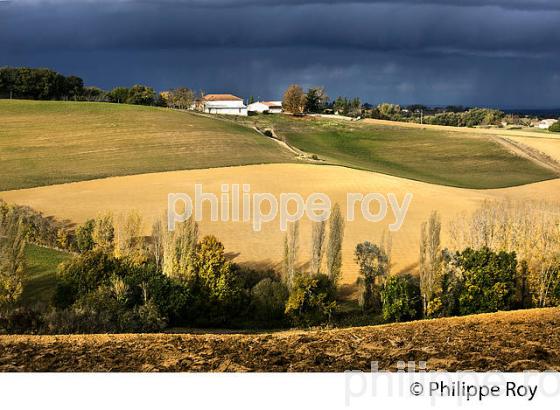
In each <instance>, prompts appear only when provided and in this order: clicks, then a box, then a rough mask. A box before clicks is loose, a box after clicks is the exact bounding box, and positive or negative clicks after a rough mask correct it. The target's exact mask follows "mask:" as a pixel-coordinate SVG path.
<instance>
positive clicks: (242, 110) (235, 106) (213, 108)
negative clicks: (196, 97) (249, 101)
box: [198, 94, 247, 116]
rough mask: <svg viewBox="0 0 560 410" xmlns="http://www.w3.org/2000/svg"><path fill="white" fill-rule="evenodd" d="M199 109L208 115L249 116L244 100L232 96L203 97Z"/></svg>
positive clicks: (212, 95) (211, 95) (213, 95)
mask: <svg viewBox="0 0 560 410" xmlns="http://www.w3.org/2000/svg"><path fill="white" fill-rule="evenodd" d="M198 108H199V109H200V110H201V111H203V112H205V113H207V114H223V115H242V116H246V115H247V106H246V105H245V104H244V103H243V100H242V99H241V98H239V97H236V96H235V95H232V94H208V95H205V96H204V97H202V99H201V100H200V102H199V104H198Z"/></svg>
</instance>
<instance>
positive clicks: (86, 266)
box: [54, 250, 127, 308]
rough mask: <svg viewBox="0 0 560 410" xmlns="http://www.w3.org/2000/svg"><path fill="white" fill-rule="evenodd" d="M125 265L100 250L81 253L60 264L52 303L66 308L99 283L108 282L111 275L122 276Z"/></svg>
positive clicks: (93, 289)
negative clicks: (58, 281)
mask: <svg viewBox="0 0 560 410" xmlns="http://www.w3.org/2000/svg"><path fill="white" fill-rule="evenodd" d="M126 268H127V267H126V266H125V265H123V264H122V263H121V262H120V261H119V260H117V259H115V258H113V257H112V256H110V255H107V254H106V253H104V252H102V251H98V250H96V251H90V252H86V253H84V254H81V255H79V256H77V257H75V258H74V259H72V260H71V261H69V262H67V263H65V264H63V265H62V267H61V269H60V271H59V276H60V279H61V281H60V283H59V285H58V286H57V289H56V291H55V295H54V305H55V306H56V307H59V308H66V307H68V306H70V305H72V304H73V303H74V302H75V301H76V300H77V299H79V298H80V297H83V296H85V295H87V294H88V293H89V292H93V291H95V290H96V289H97V288H98V287H99V286H100V285H102V284H108V281H109V279H110V278H111V277H112V276H115V275H116V276H121V277H122V276H124V275H125V273H126Z"/></svg>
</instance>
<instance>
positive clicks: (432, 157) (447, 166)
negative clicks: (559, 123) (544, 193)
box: [248, 116, 557, 189]
mask: <svg viewBox="0 0 560 410" xmlns="http://www.w3.org/2000/svg"><path fill="white" fill-rule="evenodd" d="M248 121H252V122H256V123H260V125H261V126H267V125H268V126H270V125H272V126H273V127H274V129H275V131H276V133H277V134H278V135H280V136H281V137H284V138H285V139H286V140H287V141H288V142H289V143H290V144H291V145H293V146H295V147H297V148H299V149H301V150H303V151H305V152H308V153H313V154H317V155H318V156H319V157H320V158H321V159H324V160H326V161H328V162H329V163H334V164H340V165H345V166H350V167H354V168H360V169H365V170H369V171H376V172H382V173H385V174H390V175H396V176H400V177H405V178H409V179H415V180H420V181H424V182H430V183H435V184H440V185H449V186H455V187H462V188H480V189H486V188H503V187H508V186H516V185H523V184H527V183H532V182H537V181H543V180H548V179H552V178H556V177H557V175H556V174H555V173H554V172H552V171H549V170H548V169H545V168H543V167H541V166H539V165H537V164H535V163H533V162H531V161H529V160H527V159H524V158H520V157H518V156H515V155H513V154H511V153H510V152H509V151H507V150H506V149H504V148H503V147H501V146H500V145H498V144H497V143H495V142H494V141H492V139H491V137H490V136H488V135H485V134H482V133H481V132H480V130H477V131H476V132H472V133H466V132H453V131H444V130H441V129H419V128H412V127H405V126H399V125H394V126H393V125H376V124H367V123H354V122H348V121H340V120H330V119H318V118H303V119H293V118H289V117H284V116H260V117H251V118H250V119H249V120H248Z"/></svg>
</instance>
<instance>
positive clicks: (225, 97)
mask: <svg viewBox="0 0 560 410" xmlns="http://www.w3.org/2000/svg"><path fill="white" fill-rule="evenodd" d="M202 99H203V100H204V101H242V100H243V99H242V98H239V97H236V96H235V95H233V94H207V95H205V96H204V97H203V98H202Z"/></svg>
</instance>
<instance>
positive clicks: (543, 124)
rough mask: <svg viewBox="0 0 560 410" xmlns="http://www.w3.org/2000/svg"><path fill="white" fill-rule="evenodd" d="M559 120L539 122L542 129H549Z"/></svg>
mask: <svg viewBox="0 0 560 410" xmlns="http://www.w3.org/2000/svg"><path fill="white" fill-rule="evenodd" d="M557 122H558V120H553V119H550V120H542V121H541V122H539V125H538V126H539V128H540V129H541V130H547V129H549V128H550V127H551V126H552V125H554V124H556V123H557Z"/></svg>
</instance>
